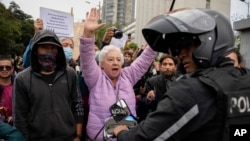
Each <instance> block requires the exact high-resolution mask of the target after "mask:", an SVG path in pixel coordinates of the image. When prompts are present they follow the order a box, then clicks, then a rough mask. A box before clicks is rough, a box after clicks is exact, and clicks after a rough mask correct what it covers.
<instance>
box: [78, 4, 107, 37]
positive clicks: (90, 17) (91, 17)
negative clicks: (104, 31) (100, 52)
mask: <svg viewBox="0 0 250 141" xmlns="http://www.w3.org/2000/svg"><path fill="white" fill-rule="evenodd" d="M99 17H100V10H99V9H96V8H91V10H90V11H89V12H87V13H86V19H85V22H84V31H83V36H84V37H87V38H92V37H94V33H95V30H97V29H98V28H100V27H102V26H104V25H105V23H100V24H99V23H98V21H99Z"/></svg>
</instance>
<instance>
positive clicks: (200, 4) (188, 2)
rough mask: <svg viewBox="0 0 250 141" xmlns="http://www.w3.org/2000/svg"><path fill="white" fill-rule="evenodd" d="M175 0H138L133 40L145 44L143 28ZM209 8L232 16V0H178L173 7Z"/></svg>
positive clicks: (166, 10) (167, 9)
mask: <svg viewBox="0 0 250 141" xmlns="http://www.w3.org/2000/svg"><path fill="white" fill-rule="evenodd" d="M172 1H173V0H137V3H136V5H137V6H136V24H135V28H134V29H135V31H134V35H135V36H134V40H133V42H135V43H137V44H138V45H139V46H140V45H142V44H145V43H146V42H145V40H144V38H143V35H142V28H143V27H144V26H145V25H146V24H147V22H148V21H149V20H150V19H152V18H153V17H154V16H157V15H159V14H163V13H165V12H168V11H169V9H170V7H171V4H172ZM184 7H187V8H208V9H213V10H217V11H219V12H221V13H222V14H224V15H225V16H226V17H228V18H229V17H230V0H176V1H175V5H174V7H173V9H178V8H184Z"/></svg>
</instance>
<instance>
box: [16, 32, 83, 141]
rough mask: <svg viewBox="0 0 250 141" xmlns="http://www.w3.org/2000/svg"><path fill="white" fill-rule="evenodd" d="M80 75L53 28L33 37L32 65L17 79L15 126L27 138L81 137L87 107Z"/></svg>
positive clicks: (62, 139) (58, 140)
mask: <svg viewBox="0 0 250 141" xmlns="http://www.w3.org/2000/svg"><path fill="white" fill-rule="evenodd" d="M76 82H77V76H76V73H75V71H74V70H73V68H71V67H67V65H66V59H65V55H64V52H63V48H62V45H61V43H60V41H59V39H58V37H57V36H56V34H55V33H54V32H53V31H49V30H41V31H39V32H37V33H36V34H35V36H34V38H33V43H32V50H31V66H30V67H28V68H27V69H25V70H23V71H22V72H20V73H19V74H18V75H17V76H16V78H15V81H14V89H13V104H14V105H13V107H14V113H13V114H14V126H15V127H16V128H17V129H19V130H20V131H21V133H22V134H23V136H24V138H25V140H26V141H45V140H47V141H48V140H53V141H73V140H75V141H79V140H80V137H81V133H82V120H83V107H82V99H81V95H80V94H79V92H78V86H77V83H76Z"/></svg>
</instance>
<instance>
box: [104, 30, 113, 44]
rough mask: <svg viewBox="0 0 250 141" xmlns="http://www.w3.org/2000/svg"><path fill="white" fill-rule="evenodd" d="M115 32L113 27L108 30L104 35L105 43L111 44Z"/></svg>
mask: <svg viewBox="0 0 250 141" xmlns="http://www.w3.org/2000/svg"><path fill="white" fill-rule="evenodd" d="M114 34H115V32H114V29H113V28H112V27H110V28H108V29H107V30H106V32H105V34H104V37H103V42H104V43H107V44H109V43H110V41H111V39H112V37H113V36H114Z"/></svg>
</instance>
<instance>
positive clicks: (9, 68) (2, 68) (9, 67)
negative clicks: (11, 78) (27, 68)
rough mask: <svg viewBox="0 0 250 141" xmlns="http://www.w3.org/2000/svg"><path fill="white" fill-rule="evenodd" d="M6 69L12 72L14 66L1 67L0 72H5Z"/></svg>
mask: <svg viewBox="0 0 250 141" xmlns="http://www.w3.org/2000/svg"><path fill="white" fill-rule="evenodd" d="M4 69H5V70H7V71H10V70H11V69H12V66H0V71H3V70H4Z"/></svg>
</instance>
